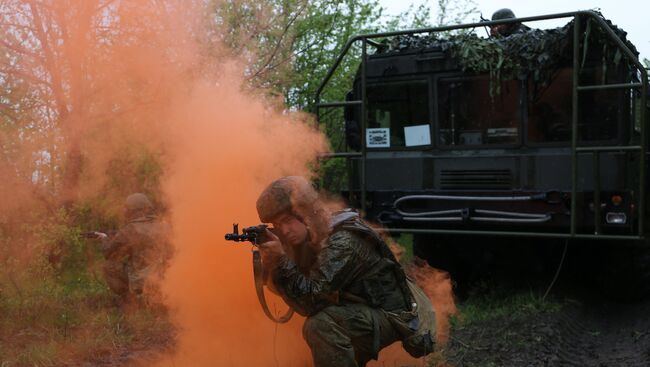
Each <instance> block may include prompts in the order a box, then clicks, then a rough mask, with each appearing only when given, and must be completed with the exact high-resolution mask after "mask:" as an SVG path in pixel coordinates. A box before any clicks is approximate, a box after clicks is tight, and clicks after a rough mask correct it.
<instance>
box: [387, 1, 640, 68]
mask: <svg viewBox="0 0 650 367" xmlns="http://www.w3.org/2000/svg"><path fill="white" fill-rule="evenodd" d="M379 3H380V4H381V5H382V6H383V7H384V8H385V9H386V10H387V13H388V14H391V15H396V14H399V13H400V12H403V11H406V10H407V9H408V7H409V5H411V4H415V5H419V4H422V3H423V1H421V0H379ZM428 3H429V4H431V7H432V9H435V8H436V4H437V1H433V0H429V1H428ZM475 3H476V5H477V8H478V10H479V11H480V12H481V13H482V15H483V17H485V18H490V17H491V16H492V13H493V12H494V11H495V10H498V9H501V8H510V9H512V11H514V13H515V14H516V15H517V17H519V18H523V17H531V16H537V15H546V14H555V13H564V12H571V11H576V10H593V9H600V11H601V12H602V13H603V15H604V16H605V17H606V18H608V19H610V20H611V21H612V23H614V24H615V25H617V26H618V27H619V28H622V29H623V30H625V31H626V32H628V39H629V40H630V41H632V43H633V44H634V45H635V46H636V47H637V49H638V50H639V52H640V54H641V56H640V59H641V60H642V59H643V58H644V57H645V58H647V59H650V22H648V14H650V1H647V0H645V1H639V0H591V1H584V0H543V1H521V0H517V1H515V0H475ZM432 16H435V14H433V15H432ZM569 20H570V19H569V18H566V19H559V20H555V21H552V22H551V21H547V22H543V23H542V22H533V23H526V25H528V26H529V27H532V28H541V29H544V28H554V27H559V26H563V25H564V24H566V23H567V22H568V21H569ZM468 21H478V19H473V18H471V19H468Z"/></svg>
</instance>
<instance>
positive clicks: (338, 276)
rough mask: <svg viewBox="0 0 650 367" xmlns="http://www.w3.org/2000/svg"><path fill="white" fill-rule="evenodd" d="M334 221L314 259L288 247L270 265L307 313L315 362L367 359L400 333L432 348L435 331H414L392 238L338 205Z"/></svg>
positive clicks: (275, 282)
mask: <svg viewBox="0 0 650 367" xmlns="http://www.w3.org/2000/svg"><path fill="white" fill-rule="evenodd" d="M263 196H264V193H263V195H262V197H261V198H263ZM263 204H264V203H263ZM292 204H293V205H294V206H295V200H293V201H292ZM260 206H261V207H262V210H261V211H260ZM264 206H265V205H260V200H258V212H260V213H261V214H260V218H261V219H262V221H267V222H268V221H269V220H268V219H269V217H265V215H263V214H264V213H263V212H264V210H263V207H264ZM267 206H268V205H267ZM301 214H303V213H297V215H298V216H301ZM329 222H330V226H331V228H330V234H329V236H327V238H326V239H325V240H323V243H322V245H321V246H320V251H319V252H318V253H317V254H315V259H313V261H312V263H311V266H308V267H306V266H305V264H302V266H300V265H298V264H297V262H298V261H299V259H294V258H292V256H291V255H290V254H287V255H284V256H282V257H281V258H280V259H279V260H278V261H277V262H276V263H275V264H274V265H275V267H274V268H273V270H272V271H271V282H272V288H273V289H275V290H276V291H277V292H278V293H279V294H280V295H281V296H282V298H283V299H284V301H285V302H287V304H288V305H290V306H291V307H292V308H293V309H294V310H295V311H296V312H298V313H299V314H301V315H303V316H306V317H307V319H306V321H305V324H304V326H303V336H304V338H305V340H306V341H307V344H308V345H309V347H310V348H311V351H312V356H313V359H314V366H316V367H325V366H341V367H347V366H365V364H366V363H367V362H368V361H369V360H371V359H376V358H377V353H378V352H379V350H381V349H382V348H384V347H385V346H388V345H390V344H392V343H393V342H395V341H398V340H402V344H403V346H404V347H405V349H406V350H407V351H408V352H409V353H410V354H412V355H414V356H422V355H426V354H428V353H430V352H431V350H432V348H433V340H432V336H431V335H430V334H428V335H427V336H426V337H422V336H421V335H418V336H417V337H416V336H415V335H414V332H415V331H416V329H417V328H418V317H417V314H416V313H415V312H414V311H413V308H412V307H413V304H412V302H413V298H412V296H411V291H410V289H409V285H408V284H407V278H406V275H405V273H404V270H403V269H402V267H401V265H400V264H399V263H398V262H397V261H396V260H395V258H394V256H393V254H392V252H391V251H390V249H389V248H388V246H387V245H386V243H385V242H384V241H383V240H381V238H380V237H379V236H378V235H377V234H376V232H374V231H373V230H371V229H370V228H369V227H368V226H367V225H366V224H365V223H364V222H363V221H361V219H360V218H359V217H358V215H357V214H356V213H355V212H352V211H343V212H339V213H337V214H336V215H334V216H333V217H332V218H330V220H329ZM305 247H306V245H305ZM285 252H286V251H285ZM429 307H430V305H429Z"/></svg>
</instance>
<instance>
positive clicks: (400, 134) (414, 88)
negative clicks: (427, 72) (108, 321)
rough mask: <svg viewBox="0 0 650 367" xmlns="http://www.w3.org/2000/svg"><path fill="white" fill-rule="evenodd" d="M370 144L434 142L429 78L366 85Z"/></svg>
mask: <svg viewBox="0 0 650 367" xmlns="http://www.w3.org/2000/svg"><path fill="white" fill-rule="evenodd" d="M367 98H368V128H367V129H366V145H367V147H368V148H389V147H415V146H426V145H430V144H431V130H430V117H429V116H430V115H429V85H428V83H427V82H426V81H408V82H399V83H385V84H372V85H369V86H368V89H367Z"/></svg>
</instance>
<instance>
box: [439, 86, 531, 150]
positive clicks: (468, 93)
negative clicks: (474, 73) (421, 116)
mask: <svg viewBox="0 0 650 367" xmlns="http://www.w3.org/2000/svg"><path fill="white" fill-rule="evenodd" d="M518 94H519V85H518V81H516V80H513V81H504V82H502V83H499V82H497V81H491V80H490V78H489V77H488V76H479V77H473V78H464V79H458V78H456V79H440V81H439V83H438V106H439V115H438V119H439V120H438V128H439V134H438V142H439V144H440V145H494V144H516V143H518V142H519V127H520V121H521V118H520V112H519V111H520V110H519V98H518Z"/></svg>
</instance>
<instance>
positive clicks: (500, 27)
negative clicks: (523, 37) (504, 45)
mask: <svg viewBox="0 0 650 367" xmlns="http://www.w3.org/2000/svg"><path fill="white" fill-rule="evenodd" d="M514 18H516V16H515V13H514V12H513V11H512V10H510V9H508V8H503V9H499V10H497V11H495V12H494V14H492V20H502V19H514ZM529 30H530V28H529V27H527V26H525V25H523V24H521V23H519V22H517V23H506V24H497V25H493V26H491V27H490V36H492V37H508V36H510V35H512V34H515V33H524V32H527V31H529Z"/></svg>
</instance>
